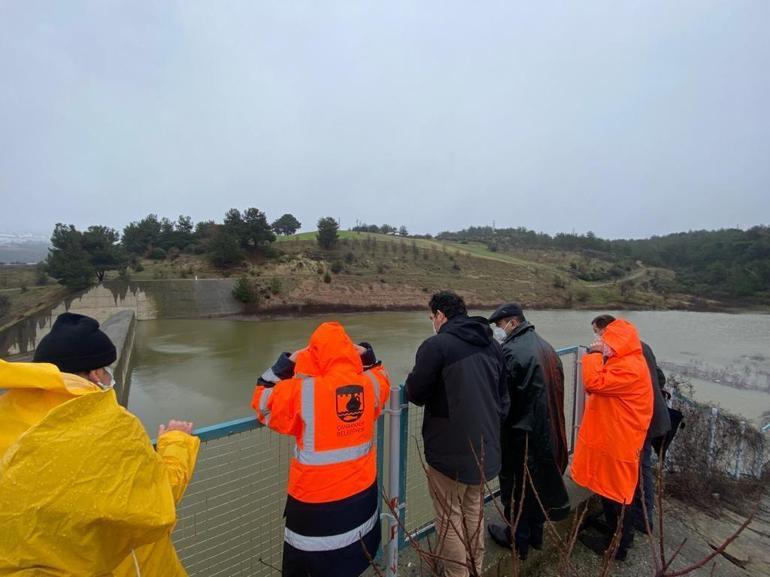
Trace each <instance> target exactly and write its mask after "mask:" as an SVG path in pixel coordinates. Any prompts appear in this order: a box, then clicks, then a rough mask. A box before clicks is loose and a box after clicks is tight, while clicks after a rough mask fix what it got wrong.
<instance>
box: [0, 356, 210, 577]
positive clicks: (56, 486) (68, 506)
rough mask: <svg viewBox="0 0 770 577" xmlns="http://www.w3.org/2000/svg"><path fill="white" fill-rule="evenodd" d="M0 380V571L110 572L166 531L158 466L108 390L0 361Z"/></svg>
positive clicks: (169, 501)
mask: <svg viewBox="0 0 770 577" xmlns="http://www.w3.org/2000/svg"><path fill="white" fill-rule="evenodd" d="M0 389H6V391H7V392H5V393H4V394H1V395H0V576H6V575H14V576H32V575H36V576H37V575H43V576H49V575H50V576H57V577H63V576H75V575H77V576H108V575H112V572H113V570H114V569H115V568H116V567H117V566H118V564H120V563H121V562H122V561H124V560H125V559H126V557H127V556H129V555H131V552H132V550H134V549H136V548H138V547H140V546H142V545H144V544H147V543H153V542H155V541H158V540H160V539H162V538H164V536H166V535H168V534H169V533H170V531H171V528H172V526H173V524H174V521H175V518H176V515H175V505H174V496H173V495H172V488H171V485H170V483H169V480H168V474H167V471H166V467H165V465H164V463H163V461H162V460H161V458H160V457H159V456H158V455H157V454H156V453H155V451H154V449H153V447H152V445H151V444H150V442H149V439H148V437H147V434H146V433H145V431H144V428H143V427H142V425H141V423H140V422H139V420H138V419H137V418H136V417H134V416H133V415H131V414H130V413H128V412H127V411H126V410H125V409H123V408H122V407H120V406H119V405H118V403H117V401H116V399H115V394H114V393H113V392H112V391H101V389H99V387H97V386H96V385H93V384H92V383H90V382H89V381H87V380H85V379H81V378H79V377H77V376H75V375H66V374H63V373H60V372H59V371H58V369H57V368H56V367H55V366H53V365H47V364H36V363H6V362H3V361H0ZM196 449H197V447H196Z"/></svg>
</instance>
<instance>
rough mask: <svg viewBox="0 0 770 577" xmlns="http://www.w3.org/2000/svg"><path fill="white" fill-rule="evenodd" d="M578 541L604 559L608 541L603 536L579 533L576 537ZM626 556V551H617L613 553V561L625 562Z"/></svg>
mask: <svg viewBox="0 0 770 577" xmlns="http://www.w3.org/2000/svg"><path fill="white" fill-rule="evenodd" d="M578 541H580V542H581V543H582V544H583V545H585V546H586V547H588V548H589V549H590V550H591V551H593V552H594V553H596V554H597V555H599V556H600V557H604V554H605V553H606V552H607V549H609V548H610V540H609V539H608V538H607V537H606V536H604V535H597V534H595V533H581V534H580V535H578ZM627 555H628V550H627V549H618V550H617V551H615V559H617V560H618V561H625V560H626V556H627Z"/></svg>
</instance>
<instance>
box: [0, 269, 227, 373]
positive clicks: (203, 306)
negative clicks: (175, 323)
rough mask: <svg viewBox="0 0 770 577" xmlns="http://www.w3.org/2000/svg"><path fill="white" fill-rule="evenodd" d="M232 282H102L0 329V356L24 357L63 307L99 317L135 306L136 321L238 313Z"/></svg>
mask: <svg viewBox="0 0 770 577" xmlns="http://www.w3.org/2000/svg"><path fill="white" fill-rule="evenodd" d="M233 284H234V281H233V280H230V279H206V280H168V281H167V280H148V281H136V282H118V281H110V282H105V283H103V284H100V285H98V286H96V287H93V288H91V289H89V290H88V291H86V292H84V293H82V294H80V295H76V296H73V297H71V298H69V299H67V300H65V301H64V302H62V303H59V304H58V305H56V306H54V307H51V308H48V309H45V310H42V311H39V312H37V313H35V314H33V315H31V316H29V317H27V318H25V319H23V320H21V321H18V322H17V323H15V324H13V325H11V326H10V327H7V328H6V329H5V330H3V331H2V333H0V357H3V358H9V357H14V358H17V360H22V359H23V358H25V357H26V356H27V355H28V354H29V353H30V352H31V351H34V350H35V347H36V346H37V343H38V342H39V341H40V339H41V338H43V336H45V335H46V334H48V331H49V330H50V328H51V325H52V324H53V322H54V321H55V320H56V317H57V316H59V315H60V314H61V313H63V312H67V311H69V312H74V313H80V314H84V315H88V316H91V317H94V318H95V319H96V320H98V321H99V322H104V321H106V320H107V319H108V318H110V317H112V316H113V315H115V314H116V313H117V312H120V311H124V310H125V311H133V312H134V313H135V315H136V319H137V320H151V319H177V318H207V317H222V316H227V315H233V314H238V313H239V312H241V305H240V303H238V301H236V300H235V299H234V298H233V296H232V289H233Z"/></svg>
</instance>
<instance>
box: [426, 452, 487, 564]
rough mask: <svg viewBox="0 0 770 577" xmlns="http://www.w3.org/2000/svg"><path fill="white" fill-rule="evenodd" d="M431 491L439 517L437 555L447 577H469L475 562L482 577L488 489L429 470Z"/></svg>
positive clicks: (430, 468)
mask: <svg viewBox="0 0 770 577" xmlns="http://www.w3.org/2000/svg"><path fill="white" fill-rule="evenodd" d="M428 487H429V489H430V496H431V499H433V510H434V511H435V513H436V540H437V545H436V553H437V554H438V555H440V556H441V557H444V558H445V559H451V560H452V561H454V562H452V561H446V560H445V561H440V562H439V563H440V564H441V565H442V566H443V568H444V573H443V575H444V576H445V577H468V576H469V575H470V574H471V572H470V571H469V570H468V567H470V566H471V560H473V565H475V567H476V573H477V574H478V575H481V568H482V564H483V562H484V486H483V485H465V484H463V483H458V482H457V481H454V480H453V479H450V478H449V477H447V476H446V475H444V474H442V473H439V472H438V471H437V470H436V469H434V468H433V467H428Z"/></svg>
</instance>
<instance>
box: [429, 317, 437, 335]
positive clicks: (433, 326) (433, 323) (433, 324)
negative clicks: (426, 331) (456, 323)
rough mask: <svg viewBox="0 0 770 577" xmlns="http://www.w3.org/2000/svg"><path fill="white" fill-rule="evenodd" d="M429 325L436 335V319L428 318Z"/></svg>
mask: <svg viewBox="0 0 770 577" xmlns="http://www.w3.org/2000/svg"><path fill="white" fill-rule="evenodd" d="M430 326H431V328H432V329H433V334H434V335H437V334H438V329H437V328H436V321H434V320H433V319H430Z"/></svg>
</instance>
